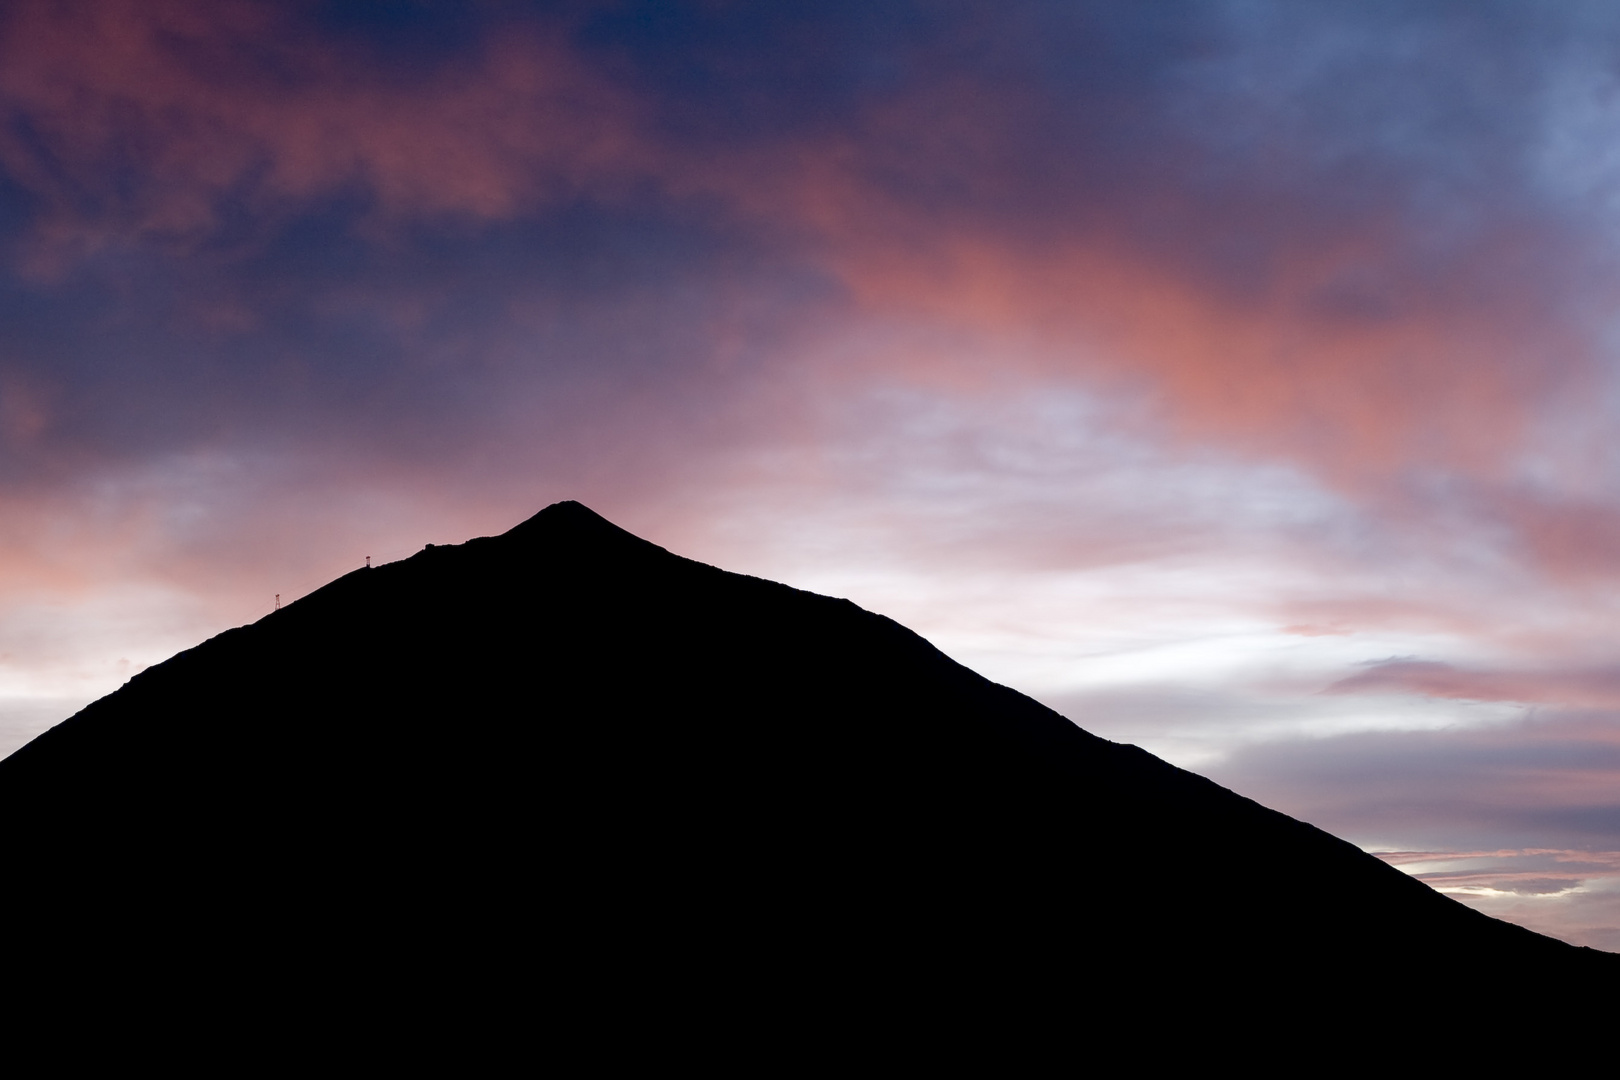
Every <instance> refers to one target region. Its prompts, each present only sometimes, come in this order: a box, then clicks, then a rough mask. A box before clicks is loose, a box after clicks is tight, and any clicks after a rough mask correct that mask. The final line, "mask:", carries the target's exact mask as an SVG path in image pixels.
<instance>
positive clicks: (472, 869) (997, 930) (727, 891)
mask: <svg viewBox="0 0 1620 1080" xmlns="http://www.w3.org/2000/svg"><path fill="white" fill-rule="evenodd" d="M0 815H3V817H0V820H4V822H5V823H6V827H7V829H8V833H9V842H8V843H9V846H8V855H7V858H8V865H9V867H10V868H11V870H12V871H13V874H12V878H11V884H10V886H9V887H8V892H7V901H6V902H7V903H9V904H10V905H11V908H12V915H11V919H12V921H11V925H12V926H14V927H17V926H22V927H32V928H33V929H28V930H21V931H14V932H13V939H12V942H13V948H14V951H15V949H16V948H17V947H19V946H20V947H23V948H24V949H36V948H38V949H45V950H46V951H47V952H48V951H50V950H53V949H54V950H57V951H58V952H60V953H61V955H62V956H64V957H67V956H69V955H72V956H74V957H75V959H74V963H84V962H86V961H85V960H84V957H83V956H82V955H81V952H82V950H84V949H90V951H91V952H93V953H94V954H95V956H94V957H92V960H91V961H90V962H91V963H92V964H93V963H97V962H110V961H108V960H107V958H109V957H112V958H123V959H120V960H118V963H125V962H127V963H130V964H134V965H135V966H136V967H137V968H143V965H144V966H145V967H150V966H151V965H153V964H156V965H158V967H160V968H161V967H163V966H164V965H167V966H168V967H170V968H173V967H175V966H179V967H180V968H183V969H185V970H188V971H193V972H202V973H203V974H201V975H199V976H198V977H199V978H200V979H202V980H203V982H204V983H205V984H207V985H211V986H219V987H222V988H225V989H223V990H222V991H221V992H222V993H236V992H241V990H242V988H243V986H244V985H245V984H253V983H263V982H265V981H266V980H272V979H279V978H283V977H287V976H288V975H289V972H297V973H300V974H299V975H298V980H299V982H300V985H301V986H302V987H303V989H302V990H301V991H300V992H301V993H304V994H307V995H310V996H311V997H310V999H311V1000H321V1001H325V1002H327V1005H328V1006H331V1007H336V1006H333V1005H332V1002H333V1001H334V1000H341V999H343V998H344V995H346V994H351V993H352V994H353V995H354V997H355V998H356V1000H357V1001H358V1000H364V1001H368V1002H372V1003H375V1001H377V1000H378V999H379V996H380V997H381V998H383V999H388V1000H393V999H394V998H396V997H398V998H403V999H411V1000H416V1001H418V1002H420V1001H424V1000H426V1001H432V1002H435V1003H437V1004H435V1005H434V1006H433V1007H432V1008H433V1009H434V1010H439V1009H447V1008H450V1007H452V1005H453V1003H454V1002H456V1001H469V1000H472V1001H480V1002H483V1003H484V1004H483V1005H480V1006H479V1008H489V1009H495V1010H496V1011H499V1010H515V1011H516V1012H517V1013H519V1014H521V1015H523V1016H529V1017H531V1018H532V1016H534V1015H542V1014H543V1015H544V1016H546V1017H548V1018H550V1020H551V1021H557V1020H558V1019H559V1018H565V1019H564V1020H563V1021H561V1022H563V1023H564V1024H565V1026H566V1024H567V1023H571V1022H573V1021H572V1020H567V1019H566V1018H574V1019H577V1020H579V1021H580V1022H582V1023H583V1022H586V1021H585V1019H584V1018H594V1021H600V1020H601V1018H602V1017H603V1016H605V1015H606V1016H614V1017H620V1018H623V1022H624V1023H626V1024H629V1025H630V1026H631V1027H632V1028H636V1029H637V1030H643V1032H644V1034H643V1036H641V1037H647V1036H645V1025H647V1024H649V1023H652V1019H651V1018H653V1017H661V1018H664V1019H665V1020H667V1019H668V1018H669V1017H671V1016H679V1017H682V1018H684V1019H683V1020H682V1021H681V1024H680V1026H682V1027H683V1029H684V1030H685V1031H686V1033H687V1034H688V1035H690V1034H691V1032H692V1031H693V1030H694V1029H696V1030H706V1029H708V1028H710V1027H713V1026H716V1025H718V1028H717V1030H724V1029H725V1028H726V1026H727V1025H740V1026H741V1027H745V1028H748V1029H749V1030H758V1029H759V1028H760V1027H761V1025H764V1026H766V1027H770V1026H772V1025H785V1026H786V1028H788V1029H792V1030H794V1031H797V1032H798V1036H797V1037H799V1038H811V1039H814V1038H815V1036H814V1034H810V1035H806V1031H810V1032H812V1033H813V1032H815V1031H820V1032H823V1033H828V1032H833V1031H845V1030H847V1029H849V1027H850V1026H851V1025H855V1026H860V1025H874V1024H875V1025H878V1026H880V1027H893V1026H895V1025H902V1024H903V1023H910V1022H911V1021H913V1020H916V1019H917V1018H918V1017H928V1018H932V1019H931V1021H930V1022H936V1023H938V1024H940V1025H943V1027H944V1028H946V1029H949V1028H951V1027H952V1026H953V1025H959V1024H961V1023H966V1022H968V1021H964V1019H963V1018H964V1017H968V1018H978V1019H979V1020H986V1021H987V1018H989V1017H992V1016H997V1017H1001V1018H1002V1019H1009V1018H1010V1019H1012V1020H1014V1021H1016V1023H1018V1024H1020V1025H1024V1026H1025V1028H1026V1029H1028V1030H1034V1031H1041V1032H1045V1033H1047V1034H1048V1035H1050V1034H1052V1033H1062V1035H1061V1037H1063V1038H1068V1037H1070V1036H1071V1034H1074V1033H1083V1032H1086V1031H1089V1032H1091V1033H1092V1036H1095V1035H1096V1034H1097V1032H1098V1031H1099V1030H1101V1028H1100V1027H1099V1025H1102V1026H1103V1027H1106V1025H1107V1024H1109V1023H1112V1022H1115V1021H1117V1020H1119V1019H1121V1018H1128V1019H1133V1020H1136V1021H1140V1020H1142V1019H1143V1018H1148V1019H1155V1018H1156V1021H1157V1022H1158V1023H1160V1024H1162V1025H1164V1026H1165V1029H1166V1031H1185V1030H1187V1029H1188V1028H1189V1026H1196V1025H1198V1024H1206V1025H1207V1024H1210V1023H1216V1022H1218V1025H1219V1026H1222V1027H1223V1028H1225V1029H1232V1026H1233V1025H1237V1028H1236V1030H1239V1031H1242V1030H1250V1031H1258V1032H1264V1031H1269V1030H1273V1029H1274V1028H1276V1026H1277V1025H1279V1024H1287V1025H1298V1024H1300V1023H1311V1022H1317V1021H1324V1020H1331V1021H1332V1022H1333V1023H1339V1022H1341V1021H1344V1022H1349V1021H1359V1022H1361V1023H1363V1024H1372V1025H1375V1026H1376V1027H1377V1028H1378V1029H1380V1030H1384V1031H1386V1033H1387V1032H1388V1031H1389V1030H1396V1029H1412V1027H1413V1025H1417V1027H1418V1028H1420V1029H1423V1030H1429V1029H1431V1028H1432V1027H1433V1025H1434V1024H1435V1023H1436V1022H1437V1017H1441V1016H1447V1015H1450V1014H1449V1012H1448V1010H1451V1011H1458V1012H1460V1013H1466V1014H1467V1015H1468V1016H1470V1017H1472V1018H1473V1019H1474V1020H1475V1021H1478V1022H1481V1023H1484V1024H1487V1025H1492V1026H1496V1025H1500V1024H1508V1025H1510V1026H1512V1025H1522V1024H1523V1023H1525V1022H1526V1021H1527V1018H1533V1017H1541V1018H1542V1019H1543V1020H1545V1019H1546V1018H1548V1017H1553V1016H1556V1017H1557V1018H1558V1019H1560V1020H1561V1021H1563V1022H1567V1023H1569V1024H1574V1025H1576V1026H1577V1029H1578V1028H1579V1026H1580V1025H1584V1024H1585V1023H1586V1020H1585V1019H1584V1018H1585V1017H1587V1016H1588V1015H1589V1014H1590V1015H1598V1014H1597V1013H1593V1012H1592V1010H1593V1009H1594V1007H1596V1006H1598V1005H1599V1003H1600V1002H1602V1001H1604V1000H1607V1001H1610V1002H1612V1000H1613V999H1612V994H1613V989H1614V986H1615V980H1616V978H1617V976H1620V957H1615V956H1611V955H1609V954H1602V953H1595V952H1593V951H1591V950H1584V949H1576V948H1573V947H1571V946H1568V945H1565V944H1563V943H1561V942H1557V941H1554V940H1551V939H1548V938H1544V937H1541V936H1538V935H1536V934H1533V933H1530V932H1529V931H1526V930H1523V929H1521V928H1519V927H1515V926H1511V925H1508V924H1506V923H1502V922H1498V921H1495V920H1492V919H1489V918H1486V917H1485V916H1483V915H1480V914H1478V913H1476V912H1473V911H1471V910H1469V909H1467V908H1465V907H1463V906H1462V905H1460V904H1457V903H1455V902H1454V901H1452V900H1449V899H1447V898H1445V897H1443V896H1441V895H1439V894H1438V893H1435V892H1433V891H1432V890H1430V889H1429V888H1428V887H1426V886H1424V885H1422V884H1420V883H1419V882H1416V881H1414V880H1412V879H1410V878H1408V877H1406V876H1405V875H1403V874H1401V873H1399V872H1398V871H1396V870H1393V869H1391V868H1390V867H1388V866H1386V865H1384V864H1383V863H1382V862H1380V861H1378V860H1377V859H1374V858H1372V857H1370V856H1367V855H1365V854H1363V853H1362V852H1360V851H1358V850H1357V849H1355V848H1354V847H1352V846H1350V845H1349V844H1346V843H1344V842H1342V841H1339V840H1337V839H1335V838H1333V837H1331V836H1329V835H1327V834H1325V833H1323V832H1321V831H1319V830H1317V829H1315V828H1312V827H1311V826H1308V825H1305V824H1302V823H1300V822H1297V821H1294V820H1292V819H1290V818H1288V817H1285V816H1283V815H1281V814H1278V813H1275V812H1273V811H1270V810H1267V809H1265V808H1263V807H1261V806H1259V805H1257V804H1255V803H1253V802H1250V801H1249V800H1247V799H1244V798H1241V797H1239V796H1237V795H1234V794H1233V793H1231V792H1229V791H1226V790H1224V789H1222V788H1220V787H1218V786H1216V785H1215V784H1213V783H1211V782H1209V781H1207V780H1204V779H1202V778H1200V777H1198V776H1195V775H1193V774H1191V773H1187V772H1184V771H1182V770H1180V769H1176V768H1173V767H1172V766H1170V765H1167V764H1165V763H1164V762H1162V761H1159V760H1158V759H1156V758H1154V757H1152V756H1151V755H1149V754H1147V753H1145V752H1143V751H1141V750H1139V749H1136V748H1134V747H1130V746H1122V745H1118V744H1114V743H1110V742H1106V741H1104V740H1102V739H1098V738H1096V737H1094V736H1091V735H1088V734H1087V733H1085V732H1084V731H1082V730H1081V729H1079V728H1077V727H1075V726H1074V725H1073V724H1071V723H1070V722H1069V721H1068V720H1066V719H1064V718H1062V717H1061V716H1058V715H1057V714H1055V713H1053V712H1051V711H1050V710H1048V709H1046V708H1045V707H1043V706H1041V705H1039V704H1037V703H1035V702H1033V701H1031V700H1030V699H1028V698H1025V697H1023V696H1021V695H1019V694H1017V693H1015V692H1014V691H1012V690H1009V689H1007V688H1005V687H1002V686H997V685H995V684H992V683H990V682H988V681H987V680H985V679H983V678H981V677H979V676H978V675H975V674H974V673H973V672H971V671H968V670H967V669H965V668H963V667H961V666H960V665H958V664H956V663H954V662H952V661H951V660H949V659H948V658H946V657H945V656H944V655H942V654H941V653H939V652H938V651H937V650H935V649H934V648H933V647H931V646H930V645H929V644H928V643H927V642H925V641H924V640H922V639H921V638H919V637H917V636H916V635H915V634H912V633H911V632H909V631H907V630H906V629H904V628H903V627H901V626H899V625H897V624H895V623H893V622H891V621H889V620H888V619H884V618H882V617H880V616H877V615H873V614H870V613H868V612H865V611H862V610H861V609H859V608H857V607H856V606H855V605H853V604H851V603H849V602H848V601H844V600H834V599H829V598H827V597H823V596H817V595H813V594H810V593H804V592H799V591H796V590H794V589H791V588H788V587H786V586H783V585H777V584H773V583H770V582H766V581H761V580H758V579H755V578H748V577H742V576H739V575H735V574H729V573H725V572H723V571H720V570H717V569H714V568H712V567H709V566H704V565H701V564H699V563H695V562H691V561H688V560H685V559H682V558H679V557H677V556H674V555H671V554H670V553H668V552H666V551H664V550H663V549H661V548H658V547H655V546H653V545H651V544H649V543H646V542H645V541H642V540H639V539H637V538H635V537H633V536H631V535H630V534H628V533H625V532H623V531H621V530H619V529H617V528H615V527H614V526H612V525H610V524H608V523H607V522H605V521H603V520H602V519H601V518H599V517H597V516H596V515H595V514H593V513H591V512H590V511H589V510H586V509H585V508H584V507H582V506H579V505H578V504H575V503H559V504H557V505H555V506H552V507H549V508H547V509H546V510H544V511H542V512H541V513H540V514H538V515H536V516H535V517H534V518H532V519H531V520H529V521H527V522H525V523H523V524H522V525H520V526H518V527H517V528H515V529H513V530H512V531H510V532H508V533H506V534H505V535H502V536H498V537H493V538H483V539H478V540H473V541H470V542H469V543H466V544H463V545H460V546H456V547H438V548H429V549H428V550H425V551H423V552H421V553H420V554H418V555H416V556H414V557H412V558H410V559H406V560H404V561H402V562H399V563H394V564H391V565H388V566H382V567H379V568H376V569H370V570H359V571H355V572H354V573H351V574H348V575H347V576H345V577H343V578H340V579H338V580H337V581H334V582H332V583H331V584H330V585H328V586H326V587H325V588H323V589H321V590H319V591H318V592H316V593H314V594H312V595H310V596H308V597H306V598H305V599H303V600H300V601H298V602H297V603H295V604H292V605H290V606H288V607H287V608H284V609H283V610H281V611H278V612H276V613H275V614H273V615H270V616H267V617H266V618H264V619H261V620H260V621H259V622H257V623H255V624H253V625H251V626H246V627H242V628H239V629H236V630H231V631H229V632H227V633H224V634H221V635H220V636H219V637H216V638H214V639H212V640H211V641H208V642H206V643H204V644H203V645H200V646H198V647H197V648H195V649H191V650H189V651H187V652H184V653H182V654H180V655H179V656H176V657H175V658H174V659H172V660H170V661H168V662H167V663H164V664H161V665H158V666H156V667H154V668H152V669H150V670H148V671H146V672H144V673H142V674H141V675H139V676H137V677H136V678H134V679H132V680H131V681H130V682H129V684H128V685H126V686H125V687H124V688H123V689H121V690H119V691H118V692H117V693H115V694H112V695H111V696H109V697H107V698H104V699H102V700H101V701H98V702H96V703H95V704H93V705H91V706H90V707H89V708H87V709H85V710H84V711H83V712H81V713H80V714H78V715H77V716H75V717H73V718H72V719H71V720H68V721H66V722H65V723H63V724H61V725H59V726H58V727H56V728H54V729H52V730H51V731H49V732H47V733H46V734H44V735H42V736H41V737H40V738H38V739H36V740H35V741H34V742H32V743H30V744H29V745H28V746H26V747H24V748H23V749H21V750H20V751H18V752H17V753H16V754H14V755H13V756H11V757H10V758H8V759H6V760H5V761H3V762H0ZM64 927H67V928H68V929H64ZM86 943H89V944H88V945H87V944H86ZM131 957H133V959H130V958H131ZM143 969H144V968H143ZM496 987H501V988H503V989H501V990H500V991H499V992H496V990H495V988H496ZM507 988H509V989H507ZM334 995H335V997H334ZM1605 995H1608V997H1607V998H1606V997H1605ZM496 999H498V1000H499V1002H500V1005H499V1006H498V1007H497V1006H496V1005H495V1004H493V1002H494V1001H495V1000H496ZM534 1010H539V1013H535V1012H534ZM1602 1011H1603V1012H1606V1009H1604V1010H1602ZM902 1018H910V1019H907V1020H904V1021H903V1020H902ZM1447 1023H1448V1024H1449V1021H1448V1022H1447ZM1245 1025H1247V1026H1245ZM1442 1026H1447V1025H1445V1024H1442ZM1515 1030H1517V1029H1515ZM1566 1034H1568V1033H1567V1032H1566ZM627 1037H628V1036H627ZM935 1037H936V1038H937V1037H939V1036H938V1034H937V1033H936V1036H935ZM1075 1037H1078V1035H1075ZM1088 1037H1090V1036H1088ZM1165 1038H1167V1039H1169V1038H1172V1037H1171V1036H1170V1035H1166V1036H1165ZM1172 1041H1173V1039H1172Z"/></svg>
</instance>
